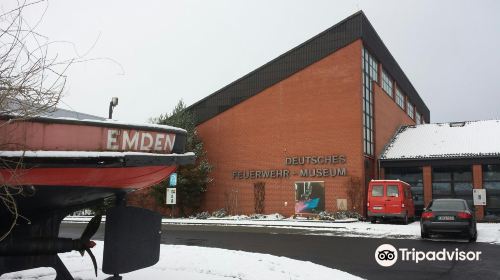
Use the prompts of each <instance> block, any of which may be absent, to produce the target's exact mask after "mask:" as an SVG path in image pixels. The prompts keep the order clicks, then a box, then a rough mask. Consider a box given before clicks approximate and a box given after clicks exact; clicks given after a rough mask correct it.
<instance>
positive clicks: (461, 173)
mask: <svg viewBox="0 0 500 280" xmlns="http://www.w3.org/2000/svg"><path fill="white" fill-rule="evenodd" d="M453 180H455V181H472V171H471V170H470V169H469V170H457V171H455V172H453Z"/></svg>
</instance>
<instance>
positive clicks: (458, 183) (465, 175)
mask: <svg viewBox="0 0 500 280" xmlns="http://www.w3.org/2000/svg"><path fill="white" fill-rule="evenodd" d="M432 198H433V199H434V198H461V199H465V200H466V201H467V203H468V204H469V206H470V207H474V204H473V199H472V170H471V167H470V166H456V167H439V168H433V169H432Z"/></svg>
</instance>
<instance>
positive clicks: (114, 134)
mask: <svg viewBox="0 0 500 280" xmlns="http://www.w3.org/2000/svg"><path fill="white" fill-rule="evenodd" d="M174 143H175V134H168V133H159V132H147V131H127V130H124V131H120V130H117V129H109V130H108V139H107V142H106V148H107V149H108V150H114V151H141V152H148V151H155V152H167V153H170V152H171V151H172V149H173V148H174Z"/></svg>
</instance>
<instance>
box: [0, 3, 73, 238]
mask: <svg viewBox="0 0 500 280" xmlns="http://www.w3.org/2000/svg"><path fill="white" fill-rule="evenodd" d="M43 2H45V3H47V2H46V1H44V0H41V1H31V2H29V1H21V2H19V1H16V2H14V7H12V8H7V9H6V11H3V12H0V13H1V14H0V115H4V116H9V118H8V119H9V120H8V121H13V120H23V119H28V118H30V117H34V116H39V115H42V114H44V113H47V112H51V111H53V110H55V108H56V105H57V104H58V103H59V101H60V99H61V96H62V93H63V89H64V86H65V83H66V76H65V72H66V70H67V69H68V67H69V66H70V65H71V64H72V62H73V60H60V59H58V57H57V55H53V56H51V55H50V54H49V46H50V45H51V44H52V43H51V42H48V39H47V38H46V37H44V36H42V35H40V34H39V33H37V32H36V27H37V26H38V24H39V22H40V21H38V22H37V23H36V24H35V25H34V26H30V24H29V23H28V22H27V20H26V19H25V18H24V17H23V11H25V9H26V8H28V7H30V6H34V5H35V6H39V8H40V7H41V8H44V7H45V8H46V7H47V5H45V6H44V5H43ZM2 4H6V3H2ZM2 4H0V5H2ZM0 9H5V7H3V6H0ZM40 20H41V19H40ZM4 124H5V122H0V126H1V125H4ZM7 137H8V136H7V135H0V150H2V146H4V145H6V144H8V139H7ZM20 164H21V163H20V162H19V163H14V164H13V163H8V162H5V160H1V159H0V167H1V168H10V169H17V168H19V167H20ZM13 166H14V167H13ZM11 171H15V170H11ZM11 173H13V174H15V173H16V172H11ZM1 182H4V180H3V178H1V174H0V207H5V208H6V209H7V211H8V213H10V214H12V224H11V226H10V227H9V229H8V230H7V231H6V232H2V233H0V241H2V240H3V239H4V238H5V237H6V236H7V235H8V234H9V232H10V231H11V230H12V229H13V227H14V226H15V224H16V223H17V220H18V218H19V217H21V218H24V217H23V216H22V215H21V213H19V212H18V209H17V207H16V200H15V197H16V196H18V195H26V194H27V192H29V190H28V189H29V188H26V187H20V186H16V185H15V183H11V184H9V185H5V184H4V183H1ZM14 182H15V181H14ZM2 219H3V218H2ZM24 219H26V218H24Z"/></svg>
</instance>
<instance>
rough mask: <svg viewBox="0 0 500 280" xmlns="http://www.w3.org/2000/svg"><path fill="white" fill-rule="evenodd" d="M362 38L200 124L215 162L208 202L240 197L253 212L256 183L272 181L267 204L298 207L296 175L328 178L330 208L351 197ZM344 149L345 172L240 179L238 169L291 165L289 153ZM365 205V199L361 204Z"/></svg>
mask: <svg viewBox="0 0 500 280" xmlns="http://www.w3.org/2000/svg"><path fill="white" fill-rule="evenodd" d="M361 46H362V44H361V41H360V40H358V41H356V42H354V43H352V44H350V45H349V46H347V47H345V48H343V49H341V50H338V51H337V52H335V53H333V54H331V55H330V56H328V57H326V58H324V59H322V60H321V61H319V62H317V63H315V64H313V65H310V66H309V67H307V68H305V69H303V70H302V71H300V72H298V73H295V74H294V75H292V76H290V77H289V78H287V79H285V80H283V81H281V82H279V83H277V84H275V85H273V86H271V87H269V88H267V89H266V90H264V91H263V92H261V93H259V94H258V95H256V96H253V97H252V98H250V99H248V100H246V101H244V102H242V103H240V104H238V105H236V106H234V107H232V108H230V109H229V110H227V111H225V112H223V113H221V114H219V115H217V116H216V117H214V118H212V119H210V120H208V121H206V122H204V123H202V124H200V125H199V126H198V132H199V134H200V136H201V138H202V139H203V141H204V143H205V147H206V149H207V156H208V158H209V160H210V162H211V163H212V164H213V165H214V171H213V173H212V177H213V178H214V181H213V184H211V185H210V186H209V191H208V192H207V193H206V196H205V200H204V208H205V209H207V210H209V211H213V210H215V209H218V208H223V207H225V206H226V205H227V204H228V197H231V196H232V197H233V198H235V197H237V198H238V199H237V201H238V206H237V211H238V212H239V213H245V214H249V213H253V212H254V199H253V184H254V183H255V182H256V181H264V182H265V183H266V196H265V212H266V213H274V212H279V213H282V214H284V215H292V214H293V213H294V205H295V191H294V182H295V181H307V180H310V181H324V182H325V201H326V205H325V206H326V209H327V210H329V211H334V210H336V199H337V198H346V190H347V188H348V187H349V185H350V183H349V182H350V177H349V176H352V177H355V178H358V179H360V181H361V182H362V177H363V161H362V160H363V151H362V129H361V125H362V124H361V116H362V112H361V110H362V107H361ZM330 154H343V155H345V156H346V157H347V163H346V164H344V165H335V166H334V165H330V166H322V167H337V166H345V167H346V168H347V175H348V176H345V177H328V178H308V179H304V178H301V177H299V176H291V177H290V178H286V179H266V180H261V179H257V180H238V179H236V180H235V179H233V178H232V172H233V171H234V170H255V169H284V168H289V169H291V170H292V171H293V170H297V169H298V167H290V166H286V165H285V158H286V157H287V156H308V155H330ZM359 207H360V206H358V209H359Z"/></svg>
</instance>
